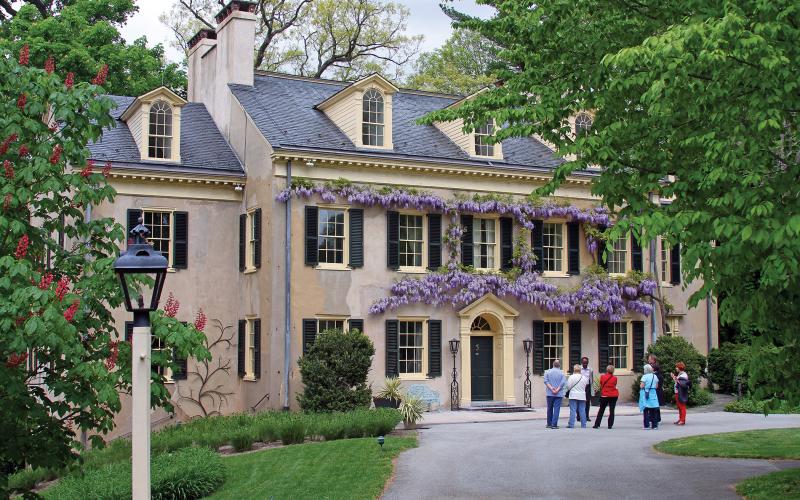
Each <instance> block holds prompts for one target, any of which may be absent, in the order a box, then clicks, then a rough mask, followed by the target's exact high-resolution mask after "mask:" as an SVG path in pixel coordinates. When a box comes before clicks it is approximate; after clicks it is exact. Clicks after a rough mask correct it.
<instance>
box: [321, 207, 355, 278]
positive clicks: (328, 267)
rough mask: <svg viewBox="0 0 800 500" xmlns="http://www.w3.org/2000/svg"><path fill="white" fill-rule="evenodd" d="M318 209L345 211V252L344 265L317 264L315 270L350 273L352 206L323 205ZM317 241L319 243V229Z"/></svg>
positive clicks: (343, 245) (343, 254) (343, 256)
mask: <svg viewBox="0 0 800 500" xmlns="http://www.w3.org/2000/svg"><path fill="white" fill-rule="evenodd" d="M316 207H317V209H328V210H343V211H344V229H342V231H343V232H344V243H342V247H343V249H342V250H343V251H342V263H341V264H338V263H330V262H317V265H316V266H315V267H314V268H315V269H321V270H325V271H350V270H352V268H351V267H350V265H349V264H348V262H350V208H351V207H350V206H349V205H340V204H334V203H322V204H319V205H316ZM317 225H318V226H317V227H319V213H317ZM317 241H319V229H317Z"/></svg>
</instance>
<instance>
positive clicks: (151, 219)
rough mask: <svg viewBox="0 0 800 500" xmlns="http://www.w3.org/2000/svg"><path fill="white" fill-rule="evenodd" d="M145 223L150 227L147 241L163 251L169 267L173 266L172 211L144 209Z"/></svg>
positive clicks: (162, 253)
mask: <svg viewBox="0 0 800 500" xmlns="http://www.w3.org/2000/svg"><path fill="white" fill-rule="evenodd" d="M142 214H143V216H144V225H145V226H147V228H148V229H150V237H149V238H148V239H147V241H148V242H149V243H150V244H151V245H153V248H154V249H156V250H158V251H159V252H161V255H163V256H164V257H165V258H166V259H167V262H169V267H172V253H173V252H172V227H171V221H172V212H171V211H158V210H143V211H142Z"/></svg>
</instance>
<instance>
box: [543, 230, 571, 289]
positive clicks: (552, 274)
mask: <svg viewBox="0 0 800 500" xmlns="http://www.w3.org/2000/svg"><path fill="white" fill-rule="evenodd" d="M544 224H561V269H562V270H561V271H542V277H543V278H568V277H569V276H570V274H569V273H568V272H566V271H565V270H564V269H567V268H568V267H569V261H568V259H569V249H568V248H567V246H568V245H567V220H566V219H562V218H554V219H547V220H544V221H542V226H544ZM542 268H544V262H542Z"/></svg>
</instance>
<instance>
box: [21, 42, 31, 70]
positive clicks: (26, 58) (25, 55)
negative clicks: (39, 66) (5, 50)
mask: <svg viewBox="0 0 800 500" xmlns="http://www.w3.org/2000/svg"><path fill="white" fill-rule="evenodd" d="M30 61H31V48H30V47H28V44H27V43H26V44H25V45H23V46H22V48H21V49H20V51H19V63H20V64H21V65H23V66H27V65H28V63H29V62H30Z"/></svg>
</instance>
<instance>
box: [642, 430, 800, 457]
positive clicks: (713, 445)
mask: <svg viewBox="0 0 800 500" xmlns="http://www.w3.org/2000/svg"><path fill="white" fill-rule="evenodd" d="M655 448H656V450H658V451H661V452H664V453H669V454H672V455H685V456H697V457H723V458H785V459H800V429H765V430H759V431H743V432H726V433H723V434H704V435H701V436H691V437H685V438H679V439H670V440H668V441H662V442H660V443H658V444H656V445H655Z"/></svg>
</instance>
